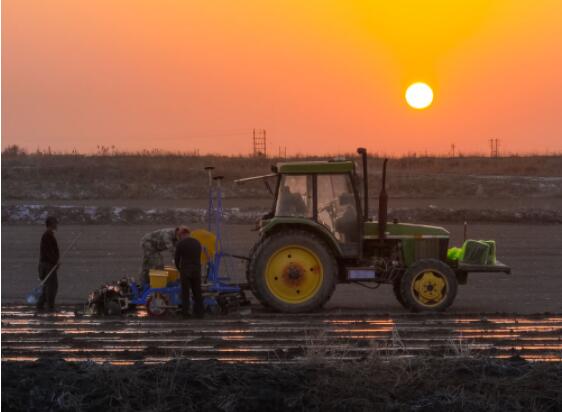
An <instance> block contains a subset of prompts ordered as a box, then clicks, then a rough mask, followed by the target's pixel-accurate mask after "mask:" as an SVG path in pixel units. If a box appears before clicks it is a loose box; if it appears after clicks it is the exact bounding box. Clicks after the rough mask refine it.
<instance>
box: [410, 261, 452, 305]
mask: <svg viewBox="0 0 562 412" xmlns="http://www.w3.org/2000/svg"><path fill="white" fill-rule="evenodd" d="M447 290H448V284H447V278H446V277H445V276H443V275H442V274H441V273H439V272H436V271H433V270H428V271H424V272H421V273H419V274H418V275H416V276H415V277H414V281H413V282H412V294H413V296H414V298H415V299H416V300H417V301H418V302H419V303H420V304H422V305H424V306H427V307H433V306H437V305H439V304H440V303H441V302H442V301H443V300H444V299H445V297H446V296H447Z"/></svg>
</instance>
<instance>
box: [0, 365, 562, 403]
mask: <svg viewBox="0 0 562 412" xmlns="http://www.w3.org/2000/svg"><path fill="white" fill-rule="evenodd" d="M561 372H562V366H561V364H559V363H548V362H546V363H527V362H521V361H519V360H518V359H512V360H510V361H495V360H486V359H452V360H443V359H424V358H421V359H416V360H413V361H411V360H405V361H392V362H384V361H381V360H378V359H375V360H373V361H369V362H362V363H348V362H345V363H343V362H342V363H340V364H336V365H334V364H318V363H305V364H296V365H279V366H277V365H248V364H226V365H225V364H221V363H218V362H202V363H195V362H188V361H178V362H169V363H166V364H163V365H161V366H152V365H135V366H110V365H92V364H87V363H82V364H75V363H67V362H64V361H59V360H46V359H45V360H41V361H38V362H34V363H23V364H22V363H11V362H2V378H3V379H2V407H3V408H6V410H12V411H20V410H21V411H29V410H33V411H43V410H44V411H51V410H83V411H100V410H104V411H109V410H112V411H113V410H115V411H149V410H150V411H171V410H186V411H200V410H201V411H255V410H268V411H272V412H273V411H303V410H311V411H342V410H345V411H382V410H385V411H468V412H472V411H484V410H489V411H520V410H521V411H557V410H558V411H559V410H560V408H561V407H562V387H561V381H560V374H561Z"/></svg>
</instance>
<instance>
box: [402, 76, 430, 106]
mask: <svg viewBox="0 0 562 412" xmlns="http://www.w3.org/2000/svg"><path fill="white" fill-rule="evenodd" d="M406 101H407V102H408V104H409V105H410V106H411V107H413V108H414V109H425V108H426V107H428V106H429V105H431V102H432V101H433V90H431V87H429V86H428V85H427V84H425V83H420V82H418V83H413V84H411V85H410V87H408V89H407V90H406Z"/></svg>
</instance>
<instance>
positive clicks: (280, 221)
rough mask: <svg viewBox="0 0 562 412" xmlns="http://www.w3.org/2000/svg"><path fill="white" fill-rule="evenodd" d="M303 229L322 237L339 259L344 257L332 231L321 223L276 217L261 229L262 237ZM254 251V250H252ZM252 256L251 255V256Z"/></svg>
mask: <svg viewBox="0 0 562 412" xmlns="http://www.w3.org/2000/svg"><path fill="white" fill-rule="evenodd" d="M294 229H298V230H303V231H306V232H309V233H310V234H311V235H313V236H316V237H318V238H320V239H322V240H323V241H324V242H326V244H327V245H328V246H329V247H330V249H331V251H332V253H333V254H334V256H335V257H336V259H339V258H341V257H342V250H341V247H340V245H339V244H338V242H337V240H336V239H335V238H334V236H333V235H332V234H331V233H330V231H329V230H328V229H327V228H325V227H324V226H323V225H321V224H320V223H317V222H314V221H311V220H304V219H298V218H275V219H272V221H270V222H268V223H267V224H266V225H265V226H263V227H262V229H261V238H262V239H263V238H266V237H269V236H274V235H275V234H276V233H278V232H281V231H283V230H294ZM252 251H253V250H252ZM250 258H251V256H250Z"/></svg>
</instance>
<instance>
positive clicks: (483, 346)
mask: <svg viewBox="0 0 562 412" xmlns="http://www.w3.org/2000/svg"><path fill="white" fill-rule="evenodd" d="M459 354H462V355H483V356H491V357H497V358H509V357H512V356H516V355H518V356H521V357H523V358H525V359H527V360H544V361H562V315H531V316H523V315H515V314H507V315H506V314H489V315H488V314H486V315H480V314H478V315H470V314H461V315H457V314H444V315H403V314H397V315H386V314H380V313H365V312H352V311H337V312H323V313H316V314H308V315H282V314H271V313H263V312H262V313H260V312H253V313H251V314H247V315H240V314H231V315H228V316H221V317H208V318H206V319H204V320H183V319H181V318H177V317H168V318H163V319H155V318H148V317H146V315H145V314H144V313H142V312H140V313H139V314H138V315H129V316H123V317H116V318H115V317H114V318H108V317H106V318H101V317H91V316H80V315H76V314H75V313H74V311H73V308H71V307H63V308H62V309H61V310H60V311H59V312H57V313H56V314H55V315H47V314H42V315H38V316H37V315H35V314H34V312H33V310H32V309H31V308H29V307H26V306H13V305H10V306H3V307H2V360H3V361H10V360H19V361H33V360H36V359H38V358H50V357H56V358H63V359H65V360H68V361H87V360H91V361H95V362H111V363H114V364H131V363H135V362H144V363H160V362H165V361H168V360H170V359H171V358H186V359H192V360H208V359H217V360H222V361H242V362H273V363H277V362H296V361H299V360H302V359H307V358H323V359H328V360H329V359H334V360H336V359H340V360H341V359H362V358H366V357H373V356H381V357H391V358H392V357H411V356H416V355H432V356H444V357H448V356H457V355H459Z"/></svg>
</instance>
